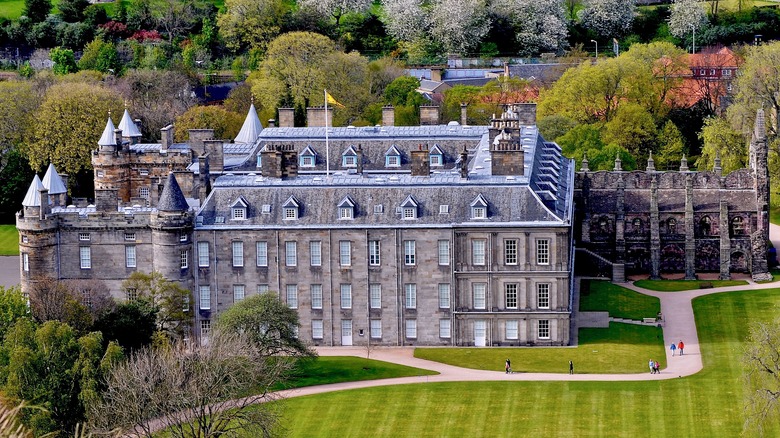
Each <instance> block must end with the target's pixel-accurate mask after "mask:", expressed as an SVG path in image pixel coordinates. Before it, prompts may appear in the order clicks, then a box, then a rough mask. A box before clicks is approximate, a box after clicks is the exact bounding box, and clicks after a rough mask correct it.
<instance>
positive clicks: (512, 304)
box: [504, 283, 517, 309]
mask: <svg viewBox="0 0 780 438" xmlns="http://www.w3.org/2000/svg"><path fill="white" fill-rule="evenodd" d="M504 299H505V304H506V308H507V309H517V284H515V283H509V284H505V285H504Z"/></svg>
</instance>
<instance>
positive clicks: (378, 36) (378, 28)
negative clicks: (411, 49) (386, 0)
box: [340, 14, 398, 59]
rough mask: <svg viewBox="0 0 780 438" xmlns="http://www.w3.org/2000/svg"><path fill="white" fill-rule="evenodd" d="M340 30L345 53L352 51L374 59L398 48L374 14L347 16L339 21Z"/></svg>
mask: <svg viewBox="0 0 780 438" xmlns="http://www.w3.org/2000/svg"><path fill="white" fill-rule="evenodd" d="M340 29H341V43H342V45H343V46H344V51H345V52H347V53H349V52H351V51H353V50H354V51H358V52H360V53H361V54H362V55H364V56H368V57H369V58H371V59H376V58H378V57H380V56H384V55H387V54H388V53H390V52H392V51H393V50H395V49H396V48H397V47H398V45H397V43H396V42H395V41H394V40H393V38H391V37H390V36H388V35H387V33H386V32H385V27H384V25H383V24H382V22H381V21H379V17H377V16H376V15H374V14H366V15H364V14H347V15H345V16H344V17H343V18H342V19H341V25H340Z"/></svg>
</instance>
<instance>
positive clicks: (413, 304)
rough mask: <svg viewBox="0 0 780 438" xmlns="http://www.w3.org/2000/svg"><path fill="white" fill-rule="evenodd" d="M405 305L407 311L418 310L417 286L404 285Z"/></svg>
mask: <svg viewBox="0 0 780 438" xmlns="http://www.w3.org/2000/svg"><path fill="white" fill-rule="evenodd" d="M404 303H405V304H406V308H407V309H416V308H417V285H416V284H414V283H407V284H405V285H404Z"/></svg>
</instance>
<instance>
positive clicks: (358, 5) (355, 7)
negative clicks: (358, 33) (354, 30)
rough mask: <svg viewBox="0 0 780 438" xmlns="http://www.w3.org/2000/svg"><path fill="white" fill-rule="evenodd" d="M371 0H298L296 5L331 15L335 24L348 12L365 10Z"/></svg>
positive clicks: (327, 15) (369, 5)
mask: <svg viewBox="0 0 780 438" xmlns="http://www.w3.org/2000/svg"><path fill="white" fill-rule="evenodd" d="M371 3H372V1H371V0H299V1H298V5H299V6H302V7H310V8H312V9H314V10H315V11H317V12H319V13H320V14H322V15H323V16H326V17H333V19H334V20H336V26H338V25H339V24H340V23H341V17H342V16H344V14H346V13H349V12H366V11H367V10H368V9H369V8H370V7H371Z"/></svg>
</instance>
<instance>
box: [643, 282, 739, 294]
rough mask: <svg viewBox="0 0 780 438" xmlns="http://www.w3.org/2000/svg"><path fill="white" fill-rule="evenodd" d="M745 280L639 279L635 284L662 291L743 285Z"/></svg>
mask: <svg viewBox="0 0 780 438" xmlns="http://www.w3.org/2000/svg"><path fill="white" fill-rule="evenodd" d="M746 284H748V282H747V281H745V280H637V281H635V282H634V285H635V286H639V287H642V288H645V289H650V290H657V291H661V292H679V291H683V290H693V289H701V286H702V285H705V286H707V285H710V286H711V287H726V286H743V285H746Z"/></svg>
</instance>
